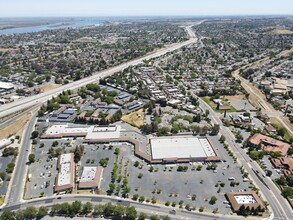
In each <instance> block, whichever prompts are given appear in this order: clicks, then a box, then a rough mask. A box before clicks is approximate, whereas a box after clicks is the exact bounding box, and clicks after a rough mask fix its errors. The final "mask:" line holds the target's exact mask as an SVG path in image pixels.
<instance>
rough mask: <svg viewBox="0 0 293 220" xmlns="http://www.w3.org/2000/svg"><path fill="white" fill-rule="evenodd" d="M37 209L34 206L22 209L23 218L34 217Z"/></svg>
mask: <svg viewBox="0 0 293 220" xmlns="http://www.w3.org/2000/svg"><path fill="white" fill-rule="evenodd" d="M37 213H38V211H37V209H36V207H33V206H29V207H27V208H26V209H25V210H24V218H25V219H34V218H36V216H37Z"/></svg>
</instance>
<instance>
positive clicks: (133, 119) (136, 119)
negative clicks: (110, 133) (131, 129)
mask: <svg viewBox="0 0 293 220" xmlns="http://www.w3.org/2000/svg"><path fill="white" fill-rule="evenodd" d="M121 119H122V121H125V122H126V123H128V124H131V125H133V126H136V127H140V126H142V125H143V122H144V110H143V109H139V110H137V111H135V112H132V113H130V114H128V115H124V116H122V118H121Z"/></svg>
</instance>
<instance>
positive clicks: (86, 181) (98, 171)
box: [78, 166, 104, 189]
mask: <svg viewBox="0 0 293 220" xmlns="http://www.w3.org/2000/svg"><path fill="white" fill-rule="evenodd" d="M103 170H104V169H103V167H101V166H97V167H84V168H83V171H82V174H81V177H80V180H79V185H78V188H80V189H88V188H91V189H96V188H100V185H101V180H102V176H103Z"/></svg>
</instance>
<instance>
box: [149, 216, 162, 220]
mask: <svg viewBox="0 0 293 220" xmlns="http://www.w3.org/2000/svg"><path fill="white" fill-rule="evenodd" d="M151 220H160V217H159V216H157V215H152V216H151Z"/></svg>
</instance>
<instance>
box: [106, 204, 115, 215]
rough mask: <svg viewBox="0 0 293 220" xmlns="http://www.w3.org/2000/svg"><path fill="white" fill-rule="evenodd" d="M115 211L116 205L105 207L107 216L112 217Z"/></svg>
mask: <svg viewBox="0 0 293 220" xmlns="http://www.w3.org/2000/svg"><path fill="white" fill-rule="evenodd" d="M114 210H115V205H113V204H112V203H111V202H109V203H107V204H106V205H105V206H104V215H105V216H112V215H113V213H114Z"/></svg>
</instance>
